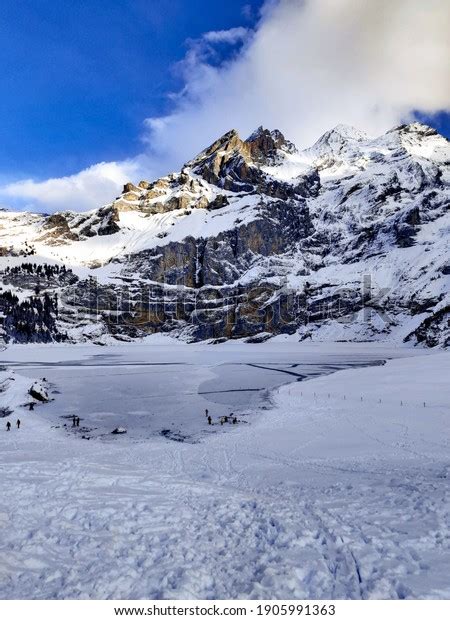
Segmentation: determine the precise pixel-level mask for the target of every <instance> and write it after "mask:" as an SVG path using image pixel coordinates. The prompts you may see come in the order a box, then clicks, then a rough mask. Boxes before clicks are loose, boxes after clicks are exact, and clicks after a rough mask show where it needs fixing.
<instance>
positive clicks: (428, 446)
mask: <svg viewBox="0 0 450 620" xmlns="http://www.w3.org/2000/svg"><path fill="white" fill-rule="evenodd" d="M389 358H396V359H392V360H391V361H388V362H387V363H386V364H385V365H383V366H380V365H378V366H369V367H367V366H368V364H373V363H376V362H377V361H380V360H383V359H389ZM0 364H2V365H3V366H5V367H7V370H3V371H2V372H0V384H1V385H2V386H3V391H2V392H1V393H0V398H1V400H2V403H1V404H2V406H4V407H8V408H9V409H10V410H12V411H13V413H12V414H11V416H9V417H8V419H10V420H11V421H12V423H13V428H12V430H11V431H10V432H1V433H0V465H1V469H2V477H1V491H2V493H1V498H2V502H1V506H0V524H1V529H2V534H1V543H0V544H1V554H2V558H3V559H2V562H1V563H0V595H1V596H2V597H4V598H87V597H90V598H105V597H108V598H124V599H127V598H236V597H242V598H368V597H377V598H405V597H413V598H415V597H430V598H439V597H442V598H450V582H449V579H448V575H449V574H450V516H449V515H450V490H449V477H450V406H449V405H450V387H449V382H448V376H449V375H450V354H449V353H442V352H440V353H430V352H424V351H420V350H410V349H392V348H389V347H387V346H385V345H380V344H359V345H350V344H335V345H329V344H328V345H326V344H323V345H322V344H313V343H308V344H298V343H292V342H290V343H289V342H288V343H265V344H262V345H243V344H237V343H229V344H223V345H216V346H207V345H180V346H175V345H166V346H164V345H159V344H156V345H155V344H144V345H124V346H117V347H104V348H98V347H93V346H82V345H80V346H48V347H44V346H26V347H23V346H22V347H20V346H17V347H10V348H8V349H6V350H5V351H3V352H1V353H0ZM355 366H366V367H355ZM342 369H344V370H342ZM339 370H341V371H340V372H336V371H339ZM12 372H13V374H12V375H11V373H12ZM329 373H332V374H329ZM324 374H326V375H327V376H319V375H324ZM11 376H12V377H13V378H14V381H11V380H10V379H11ZM42 377H45V378H46V379H47V381H48V383H49V386H50V392H52V391H53V392H54V393H53V394H52V397H53V398H54V400H53V401H52V402H50V403H49V404H45V405H39V406H37V407H36V408H35V410H34V411H32V412H30V411H28V410H26V409H25V408H24V407H23V404H24V403H25V402H27V400H29V397H27V394H26V392H27V390H28V389H29V387H30V385H31V384H32V383H33V381H34V380H36V379H40V378H42ZM299 379H308V380H300V381H299ZM283 384H287V385H283ZM279 386H281V387H279ZM270 390H272V392H270V393H269V391H270ZM205 408H208V409H209V411H210V413H211V415H212V417H213V421H214V424H213V425H212V426H209V425H207V422H206V419H205V415H204V410H205ZM231 412H233V413H235V414H236V415H237V417H238V419H239V423H238V424H236V425H230V424H228V425H224V426H221V425H220V424H219V423H218V421H219V417H220V416H221V415H225V414H230V413H231ZM72 414H76V415H79V416H80V417H81V425H80V428H79V429H72V427H71V422H70V420H68V419H67V418H65V417H62V416H67V415H72ZM19 416H20V419H21V421H22V426H21V428H20V430H17V429H16V428H15V421H16V419H17V417H19ZM64 424H67V426H66V427H65V426H64ZM117 426H123V427H125V428H126V429H127V431H128V432H127V434H126V435H116V436H114V435H111V434H110V432H111V430H112V429H113V428H115V427H117ZM83 435H84V436H85V437H89V438H90V441H85V440H82V436H83ZM170 438H172V439H178V440H180V439H183V441H171V440H170Z"/></svg>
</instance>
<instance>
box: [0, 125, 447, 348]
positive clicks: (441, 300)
mask: <svg viewBox="0 0 450 620" xmlns="http://www.w3.org/2000/svg"><path fill="white" fill-rule="evenodd" d="M449 161H450V152H449V147H448V142H447V141H446V140H445V139H444V138H442V137H441V136H439V135H438V134H437V133H436V132H435V131H434V130H432V129H430V128H428V127H426V126H423V125H420V124H418V123H414V124H413V125H406V126H401V127H398V128H396V129H394V130H392V131H391V132H388V133H387V134H386V135H385V136H382V137H381V138H377V139H375V140H372V139H369V138H368V137H367V136H366V135H364V134H362V133H361V132H359V131H357V130H355V129H353V128H351V127H346V126H338V127H336V128H334V129H332V130H330V131H329V132H327V133H326V134H324V136H322V138H320V139H319V140H318V141H317V143H316V144H315V145H314V146H313V147H311V148H310V149H307V150H306V151H303V152H298V151H297V150H296V148H295V146H294V145H293V144H292V143H290V142H289V141H288V140H286V138H285V137H284V136H283V135H282V133H281V132H279V131H278V130H275V131H269V130H267V129H264V128H262V127H260V128H258V129H257V130H256V131H255V132H254V133H253V134H252V135H251V136H250V137H249V138H247V139H246V140H243V139H242V138H241V137H240V136H239V135H238V133H237V132H236V131H234V130H232V131H230V132H228V133H226V134H224V135H223V136H222V137H221V138H219V139H218V140H216V141H215V142H214V143H213V144H212V145H211V146H209V147H208V148H206V149H205V150H204V151H202V152H201V153H200V154H199V155H197V156H196V157H195V158H194V159H192V160H191V161H189V162H187V163H186V164H185V165H184V166H183V168H182V170H181V171H180V172H177V173H172V174H170V175H167V176H165V177H162V178H160V179H157V180H155V181H153V182H150V181H145V180H144V181H140V182H138V183H137V184H134V183H127V184H126V185H125V186H124V189H123V193H122V194H121V195H120V196H119V197H118V198H117V199H116V200H115V201H114V202H113V203H111V204H110V205H106V206H104V207H101V208H100V209H97V210H94V211H91V212H89V213H72V212H64V213H56V214H53V215H50V216H37V215H31V214H29V215H28V216H27V217H28V218H29V219H28V220H26V222H28V225H29V227H30V230H32V231H35V232H33V233H32V234H31V233H30V235H29V237H27V240H26V241H25V243H24V244H23V245H21V246H19V245H17V246H15V245H14V243H12V242H11V239H12V240H13V235H11V238H9V237H8V236H6V237H5V235H3V236H2V231H4V230H8V226H11V228H13V227H15V226H17V222H18V218H19V219H20V217H23V216H20V215H17V217H16V216H14V217H11V216H10V215H8V214H6V215H5V216H4V217H3V216H2V214H1V213H0V248H2V251H1V254H3V255H4V256H5V257H8V256H16V257H17V256H24V257H25V256H30V255H33V254H34V253H36V247H37V248H39V247H40V246H39V245H38V244H43V245H44V246H48V247H49V248H55V251H58V248H59V246H62V249H61V251H60V255H61V256H64V248H65V247H68V246H72V244H74V248H76V252H77V251H78V249H79V252H80V256H83V249H84V247H85V244H86V243H88V244H90V245H88V247H89V248H90V249H89V252H88V253H87V254H86V258H85V259H84V260H80V264H82V265H84V266H86V265H87V266H88V267H90V268H91V271H90V277H87V276H86V273H85V272H83V275H82V276H81V277H77V276H76V275H75V274H74V273H72V272H71V271H70V270H67V271H66V272H64V273H62V272H61V273H58V272H52V271H51V269H50V268H48V269H46V270H45V274H46V275H45V278H43V276H42V272H38V271H37V270H35V269H34V268H31V269H30V268H29V267H27V268H26V269H25V271H24V273H23V274H22V275H21V273H19V272H17V273H16V272H9V273H8V274H7V273H6V272H3V278H2V279H3V283H4V284H5V285H7V286H10V287H17V288H19V287H20V286H21V287H22V288H24V289H25V290H28V291H30V295H34V297H35V300H34V301H33V302H32V303H31V305H30V306H27V305H26V304H25V305H23V304H24V302H23V300H22V299H19V298H18V297H16V298H14V296H12V297H11V295H6V297H5V296H4V297H2V298H0V310H2V304H3V306H4V308H7V312H8V313H9V314H10V315H11V316H14V320H5V321H3V327H1V328H0V330H1V329H2V330H3V332H1V331H0V337H1V336H2V335H3V338H4V339H13V340H14V339H17V338H19V336H18V334H20V338H19V339H20V341H27V338H28V336H27V333H28V332H27V331H26V330H25V331H20V330H21V322H23V321H22V318H21V317H23V316H28V317H32V316H35V315H36V308H40V307H42V308H43V310H42V313H44V305H45V304H44V305H43V304H42V303H41V302H40V301H39V295H42V294H43V292H46V293H47V294H50V293H51V298H50V297H49V298H48V299H47V301H46V305H45V316H44V318H43V319H42V317H41V319H42V320H36V326H37V327H36V329H35V330H34V332H33V334H31V335H30V338H32V339H33V341H39V339H43V340H45V341H48V340H51V339H61V340H64V339H68V340H72V341H78V340H80V339H97V338H99V337H101V338H104V337H105V336H107V335H112V336H114V337H115V338H120V339H130V338H139V337H141V336H143V335H146V334H148V333H153V332H158V331H166V332H171V333H173V334H175V335H179V336H181V337H183V338H184V339H188V340H200V339H206V338H241V337H246V336H248V337H252V339H253V341H254V342H257V341H258V340H259V339H260V336H258V334H263V337H264V338H267V335H268V334H279V333H289V334H291V333H294V332H298V338H299V339H301V338H305V337H316V335H317V337H318V338H322V339H327V338H330V339H344V340H346V339H347V340H352V339H358V340H376V339H384V338H392V339H394V340H397V341H399V340H402V339H406V340H408V341H411V342H413V343H421V344H424V345H426V346H436V345H445V344H446V343H448V333H449V329H448V308H449V300H448V286H447V288H446V284H445V278H446V277H448V275H449V271H448V260H447V257H446V250H445V239H444V237H443V234H445V233H444V232H441V231H445V230H446V226H447V230H448V224H445V221H446V220H445V218H446V217H448V205H449V203H450V200H449V182H448V179H449V177H450V173H449ZM130 217H131V219H127V218H130ZM153 223H154V225H153ZM25 225H26V224H25ZM136 226H137V228H135V227H136ZM14 230H15V229H14ZM146 231H148V232H146ZM97 237H101V238H102V240H101V243H99V244H98V248H101V249H102V251H101V252H100V253H99V256H98V258H97V256H96V253H95V248H96V247H97V245H96V244H95V243H94V244H93V245H92V243H93V242H95V241H96V238H97ZM35 244H37V245H36V246H35ZM109 244H110V245H109ZM108 247H111V248H112V249H111V251H110V253H109V254H108V250H107V251H106V258H105V255H104V252H103V248H108ZM76 252H75V253H76ZM427 253H428V254H427ZM0 260H1V258H0ZM25 260H29V259H24V261H25ZM94 267H96V269H95V268H94ZM105 274H106V275H105ZM110 274H112V275H111V277H110ZM97 275H98V276H99V281H98V282H97V279H96V276H97ZM36 291H38V292H36ZM36 300H37V301H36ZM38 314H39V311H38ZM361 317H363V318H362V319H361ZM367 317H369V318H367ZM373 317H375V318H374V320H372V319H373ZM358 321H359V322H360V323H358ZM361 321H362V323H361ZM402 326H405V327H402Z"/></svg>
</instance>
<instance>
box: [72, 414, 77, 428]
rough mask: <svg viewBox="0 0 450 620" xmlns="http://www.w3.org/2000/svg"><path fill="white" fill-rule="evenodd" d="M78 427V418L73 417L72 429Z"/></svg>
mask: <svg viewBox="0 0 450 620" xmlns="http://www.w3.org/2000/svg"><path fill="white" fill-rule="evenodd" d="M76 425H77V416H75V415H74V416H72V428H73V427H74V426H76Z"/></svg>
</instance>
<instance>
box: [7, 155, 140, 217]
mask: <svg viewBox="0 0 450 620" xmlns="http://www.w3.org/2000/svg"><path fill="white" fill-rule="evenodd" d="M145 161H146V158H145V157H143V156H141V157H136V158H135V159H130V160H125V161H123V162H102V163H99V164H95V165H94V166H91V167H89V168H86V169H85V170H82V171H81V172H79V173H78V174H74V175H71V176H66V177H60V178H54V179H47V180H45V181H34V180H33V179H26V180H23V181H18V182H15V183H9V184H7V185H4V186H3V187H0V196H1V197H2V198H3V200H4V201H5V202H6V201H9V202H10V203H12V204H14V205H15V206H16V207H18V208H33V209H37V210H41V211H47V210H49V211H54V210H64V209H71V210H74V211H85V210H88V209H94V208H96V207H99V206H101V205H102V204H104V203H105V202H107V201H109V200H112V199H113V198H114V197H115V196H117V195H118V194H120V192H121V191H122V188H123V185H124V183H126V182H127V181H129V180H130V179H131V178H136V177H138V176H142V175H143V169H145V170H146V172H148V166H147V164H146V163H145Z"/></svg>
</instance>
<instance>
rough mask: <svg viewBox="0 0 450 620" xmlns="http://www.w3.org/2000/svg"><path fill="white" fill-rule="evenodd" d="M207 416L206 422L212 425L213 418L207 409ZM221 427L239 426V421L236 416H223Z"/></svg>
mask: <svg viewBox="0 0 450 620" xmlns="http://www.w3.org/2000/svg"><path fill="white" fill-rule="evenodd" d="M205 416H206V420H207V421H208V424H212V423H213V422H212V417H211V416H210V415H209V411H208V409H205ZM219 422H220V426H223V425H224V424H228V423H231V424H237V423H238V419H237V417H236V416H233V415H231V416H228V415H223V416H221V418H220V420H219Z"/></svg>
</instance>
